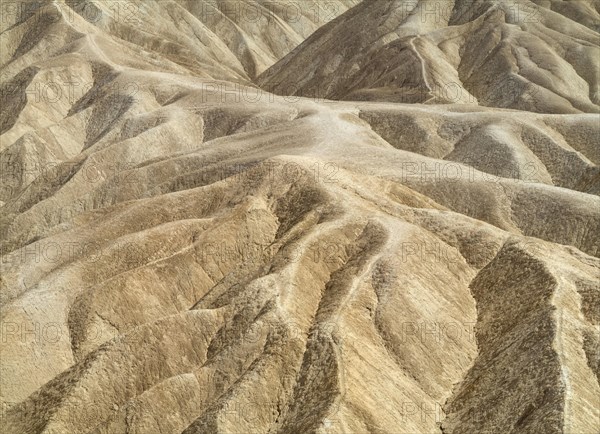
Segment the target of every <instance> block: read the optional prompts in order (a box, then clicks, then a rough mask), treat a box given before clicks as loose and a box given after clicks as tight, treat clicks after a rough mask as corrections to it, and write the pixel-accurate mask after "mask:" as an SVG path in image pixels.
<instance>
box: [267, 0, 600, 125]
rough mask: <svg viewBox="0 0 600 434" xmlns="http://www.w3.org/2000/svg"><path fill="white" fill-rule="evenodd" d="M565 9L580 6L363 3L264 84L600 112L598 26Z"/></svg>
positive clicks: (318, 93)
mask: <svg viewBox="0 0 600 434" xmlns="http://www.w3.org/2000/svg"><path fill="white" fill-rule="evenodd" d="M563 3H564V4H572V3H573V2H561V1H556V2H552V10H550V9H548V8H545V7H542V6H538V5H536V4H535V3H533V2H531V1H529V0H519V1H515V2H504V1H500V0H477V1H471V0H468V1H466V0H465V1H463V0H455V1H448V2H431V1H427V0H420V1H418V2H417V1H415V2H403V1H400V0H383V1H374V2H364V3H362V4H360V5H358V6H356V7H355V8H353V9H352V10H351V11H350V12H348V13H346V14H345V15H344V16H343V17H342V18H340V19H338V20H334V21H333V22H331V23H329V24H328V25H326V26H324V27H323V28H321V29H320V30H319V31H318V32H316V33H314V34H313V35H312V36H311V37H310V38H308V40H307V41H305V42H304V43H303V44H302V45H301V46H300V47H298V48H297V49H296V50H294V51H293V52H291V53H290V54H289V55H288V56H286V57H285V58H284V59H282V60H280V61H279V62H278V63H277V64H275V65H274V66H272V67H271V68H269V70H267V71H266V72H264V73H263V74H262V75H261V76H260V78H259V82H260V83H261V85H262V86H263V87H264V88H265V89H267V90H269V91H272V92H275V93H277V94H290V93H293V94H296V95H301V96H310V97H321V98H327V99H342V100H356V99H360V100H369V101H391V102H408V103H414V102H427V103H465V104H479V105H485V106H491V107H504V108H516V109H520V110H528V111H534V112H542V113H580V112H593V113H598V111H599V106H598V104H600V99H599V98H600V92H599V90H600V88H599V81H598V77H599V76H600V75H599V74H600V63H599V61H598V59H600V49H599V44H600V34H598V33H597V31H594V30H593V29H596V30H597V26H598V24H599V23H600V17H599V16H598V12H597V10H595V9H593V8H592V7H591V6H590V5H589V4H588V7H585V3H582V5H581V6H580V7H576V6H573V7H569V6H565V7H561V6H560V5H561V4H563ZM575 3H578V2H575ZM555 11H558V12H555ZM561 11H564V12H565V14H567V15H572V14H575V13H576V14H577V15H578V16H579V15H582V16H583V17H585V18H586V19H585V20H584V22H585V23H587V24H588V27H586V26H584V25H581V24H579V23H578V22H575V21H572V20H570V19H568V18H567V17H565V16H563V15H561V14H560V12H561Z"/></svg>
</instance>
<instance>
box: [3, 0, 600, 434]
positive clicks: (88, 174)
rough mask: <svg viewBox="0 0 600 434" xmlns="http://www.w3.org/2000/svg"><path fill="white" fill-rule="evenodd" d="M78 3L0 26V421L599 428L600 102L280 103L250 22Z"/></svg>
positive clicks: (19, 429)
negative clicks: (130, 18) (257, 71)
mask: <svg viewBox="0 0 600 434" xmlns="http://www.w3.org/2000/svg"><path fill="white" fill-rule="evenodd" d="M69 4H70V5H71V6H65V5H64V4H63V3H58V4H48V5H47V6H45V7H44V8H42V9H35V13H34V14H29V15H28V14H23V15H14V16H13V22H12V23H9V24H7V26H6V28H5V29H6V30H5V29H3V30H5V31H4V33H2V40H1V42H2V55H3V57H2V62H3V65H4V66H3V68H2V72H1V73H2V77H3V79H2V104H3V107H9V108H10V110H3V112H2V123H1V125H2V135H1V136H0V162H1V163H2V165H1V169H2V172H1V178H2V187H3V188H2V190H1V194H2V197H0V201H1V203H0V249H1V253H2V256H1V258H0V267H1V273H0V315H1V318H2V328H1V339H0V354H1V355H2V357H1V361H0V404H1V408H2V418H1V420H0V431H2V432H9V433H71V432H73V433H79V432H94V433H122V432H142V433H183V432H185V433H206V432H223V433H233V432H243V433H247V432H265V433H282V434H283V433H293V432H318V433H331V432H335V433H347V432H354V433H365V432H378V433H388V432H393V433H398V432H402V433H412V434H414V433H425V432H427V433H429V432H446V433H451V432H452V433H465V432H510V431H514V432H548V433H563V432H595V431H598V429H599V428H600V426H599V425H598V423H597V421H598V420H599V418H600V400H599V398H598V397H599V396H600V393H599V391H600V386H599V372H598V360H599V352H598V347H599V345H600V337H599V334H598V326H599V324H600V319H599V318H598V315H597V312H598V308H599V306H600V305H599V300H600V287H599V285H598V281H599V279H598V277H600V260H599V259H598V257H600V197H599V196H598V194H599V193H600V185H599V184H600V180H599V175H598V173H599V171H598V162H599V161H600V155H599V154H598V147H597V137H598V134H600V124H599V118H598V115H596V114H569V115H564V114H563V115H557V114H538V113H529V112H526V111H517V110H501V109H496V108H486V107H478V106H475V105H464V104H440V105H436V104H430V105H421V104H395V103H390V102H361V101H355V102H341V101H323V100H311V99H306V98H298V97H289V96H288V97H282V96H276V95H273V94H270V93H267V92H265V91H264V90H261V89H259V88H257V87H255V86H253V85H252V84H251V83H250V78H251V75H252V74H251V73H250V70H251V69H250V68H249V66H248V65H260V64H261V62H264V63H262V64H265V65H266V64H267V63H268V61H267V60H265V59H270V58H271V56H273V57H276V55H277V51H276V50H275V49H274V47H273V46H271V45H269V43H268V41H269V38H270V37H272V35H273V34H272V33H270V30H266V29H265V28H263V27H262V25H259V26H258V27H256V28H253V27H252V26H251V25H250V24H248V23H238V24H237V26H238V28H236V31H239V32H242V30H243V33H244V35H245V36H244V38H246V37H247V38H249V40H252V41H253V43H254V44H256V45H255V47H262V48H261V50H262V52H256V53H255V54H253V56H254V57H251V58H248V57H247V56H245V55H242V54H240V53H241V52H239V51H236V49H235V48H234V47H235V45H232V41H236V38H235V37H232V39H228V38H227V35H231V33H230V31H232V27H231V26H230V25H229V24H227V25H225V22H224V21H226V20H225V18H223V17H221V16H220V15H219V17H220V18H218V19H217V18H216V17H215V16H213V18H211V20H207V21H206V24H202V25H201V24H200V23H204V21H202V20H198V19H197V17H196V16H197V14H198V11H197V10H195V9H194V7H195V6H194V4H192V3H184V2H178V3H177V4H176V3H174V2H148V3H146V2H144V3H142V2H140V3H137V2H136V3H132V4H133V5H136V6H138V7H139V9H140V11H144V12H143V13H141V12H140V20H142V22H144V23H145V24H144V26H141V25H139V26H138V25H133V24H131V25H130V24H129V23H128V24H126V25H125V24H123V23H118V22H117V21H119V19H116V18H115V16H116V15H115V14H116V11H122V9H116V10H115V9H114V3H110V2H107V3H102V2H93V3H85V4H83V3H77V4H75V3H70V2H69ZM207 4H208V3H207ZM210 4H211V5H213V3H210ZM257 4H258V3H257ZM335 4H338V3H335ZM339 4H343V5H346V6H349V5H350V4H349V2H348V3H346V2H343V3H342V2H340V3H339ZM379 4H380V3H376V4H372V3H371V5H370V6H371V9H369V10H370V11H373V13H380V12H382V11H383V12H385V11H384V10H380V9H378V8H380V7H381V6H378V5H379ZM86 5H89V6H86ZM260 5H261V7H264V8H267V10H269V9H268V7H271V6H268V5H266V2H260ZM38 6H39V5H38ZM92 6H94V7H97V8H99V9H101V10H102V11H104V12H103V13H104V14H105V15H103V17H104V18H103V19H102V20H98V21H96V20H92V19H91V18H90V16H91V15H90V14H91V12H84V11H87V10H88V9H87V8H91V7H92ZM219 7H220V8H222V9H223V11H221V13H223V16H227V17H228V18H229V19H230V20H231V18H232V16H231V14H232V12H231V11H228V10H227V9H226V8H227V7H228V6H227V5H225V4H224V3H222V4H220V6H219ZM556 7H557V6H556V5H553V8H556ZM78 8H79V9H78ZM484 9H485V5H484V6H482V10H484ZM69 10H71V11H73V10H79V13H73V14H70V13H67V12H68V11H69ZM364 10H366V9H363V6H362V5H358V6H357V7H355V8H353V9H351V10H350V11H349V12H348V13H347V14H345V15H342V16H341V18H339V19H338V20H337V21H336V20H334V22H333V24H334V25H335V26H336V27H341V22H342V21H344V20H348V25H350V24H351V23H352V21H351V20H352V19H353V18H352V17H353V16H354V14H358V13H363V12H361V11H364ZM585 10H586V9H585V8H584V9H571V12H570V13H575V11H580V12H581V11H585ZM474 11H475V12H477V11H478V10H477V9H475V10H474ZM57 13H58V15H57ZM273 13H275V12H273ZM279 13H281V14H283V12H282V11H281V10H279V12H277V14H279ZM477 13H479V12H477ZM482 13H483V12H482ZM484 15H485V14H484ZM277 16H280V17H282V16H283V15H277ZM589 16H590V17H592V18H591V19H593V15H591V14H590V15H589ZM84 17H87V19H84ZM186 17H187V18H186ZM183 18H185V19H183ZM389 18H390V19H392V17H389ZM306 19H308V18H306ZM455 19H457V20H458V19H459V18H458V16H457V15H456V16H455ZM36 20H37V21H36ZM111 20H112V21H111ZM213 20H214V21H213ZM282 20H283V18H282ZM283 21H285V20H283ZM292 21H293V20H291V21H290V22H286V23H287V24H285V23H283V22H279V24H280V25H281V26H282V28H285V29H288V26H289V28H292V29H294V32H295V33H297V34H302V33H301V31H300V30H301V29H298V28H295V27H294V25H297V23H296V22H295V21H293V22H292ZM227 22H228V23H229V21H227ZM284 24H285V25H284ZM316 25H317V21H315V26H316ZM419 25H420V24H418V23H415V26H417V27H418V26H419ZM203 26H204V27H203ZM245 26H246V27H245ZM588 27H589V26H588ZM591 27H593V26H591ZM310 28H312V27H310ZM328 28H329V27H328V26H325V27H324V28H323V29H321V30H318V31H317V36H319V35H321V36H322V35H323V32H329V31H330V30H328ZM577 28H579V27H577ZM240 29H241V30H240ZM253 29H254V30H253ZM288 30H289V29H288ZM288 30H286V32H287V31H288ZM581 31H582V32H590V31H591V30H587V27H586V30H581ZM182 32H183V33H182ZM184 34H187V35H188V36H189V37H190V38H192V36H191V35H192V34H193V35H195V36H194V38H197V39H198V40H193V38H192V39H189V40H188V39H186V38H185V37H183V36H182V35H184ZM240 34H241V33H240ZM290 34H291V33H290ZM151 35H152V36H151ZM269 35H270V36H269ZM321 36H319V37H321ZM206 38H208V39H206ZM202 40H203V41H204V42H202ZM309 40H310V38H309ZM174 41H178V42H177V44H179V45H177V47H176V46H175V45H172V44H175V42H174ZM186 41H187V42H186ZM238 41H239V40H238ZM415 43H416V44H419V42H416V41H415ZM338 45H340V44H339V43H338ZM279 48H281V47H279ZM248 49H249V50H250V51H252V49H251V48H248ZM303 50H304V47H302V48H301V49H299V50H298V52H302V51H303ZM242 52H243V50H242ZM243 59H249V62H247V63H244V61H243ZM260 59H263V60H260ZM315 59H317V57H315ZM269 62H270V60H269ZM289 65H292V63H290V64H289ZM278 67H279V66H278ZM293 72H294V71H289V72H287V73H286V74H288V75H286V76H287V77H291V76H292V73H293ZM288 83H289V84H291V83H292V82H291V81H290V82H288ZM482 408H483V409H485V411H482V410H481V409H482ZM488 409H489V411H488ZM492 409H493V411H492Z"/></svg>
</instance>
